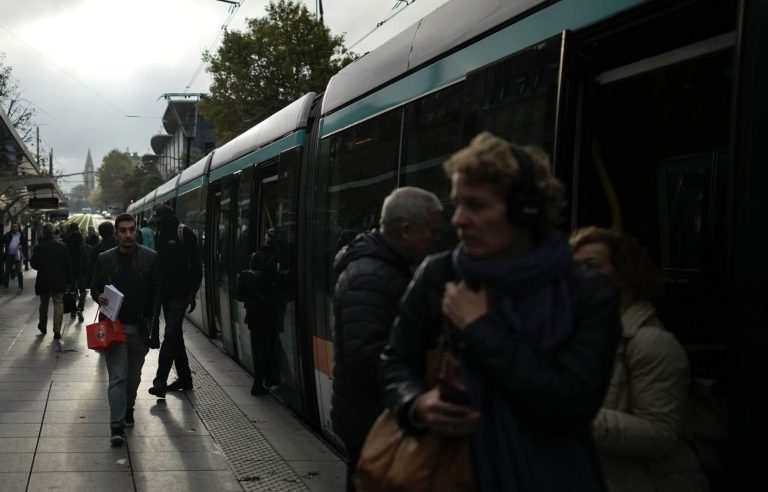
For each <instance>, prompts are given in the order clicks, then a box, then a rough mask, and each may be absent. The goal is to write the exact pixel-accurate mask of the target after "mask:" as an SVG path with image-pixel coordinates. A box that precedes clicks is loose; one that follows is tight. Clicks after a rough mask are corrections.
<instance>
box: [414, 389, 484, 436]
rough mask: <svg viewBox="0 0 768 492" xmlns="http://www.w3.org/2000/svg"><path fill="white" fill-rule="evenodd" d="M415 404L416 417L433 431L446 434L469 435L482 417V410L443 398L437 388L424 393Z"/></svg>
mask: <svg viewBox="0 0 768 492" xmlns="http://www.w3.org/2000/svg"><path fill="white" fill-rule="evenodd" d="M413 404H414V405H415V407H416V408H415V412H416V418H417V419H418V420H419V421H420V422H422V423H424V424H426V426H427V427H429V429H430V430H432V431H433V432H435V433H437V434H441V435H444V436H452V437H460V436H468V435H470V434H472V431H473V430H474V429H475V424H476V423H477V420H478V419H479V418H480V412H476V411H474V410H473V409H472V407H469V406H466V405H458V404H456V403H449V402H447V401H444V400H441V399H440V392H439V390H438V389H437V388H433V389H431V390H430V391H427V392H426V393H422V394H421V396H419V397H418V398H417V399H416V401H415V402H414V403H413Z"/></svg>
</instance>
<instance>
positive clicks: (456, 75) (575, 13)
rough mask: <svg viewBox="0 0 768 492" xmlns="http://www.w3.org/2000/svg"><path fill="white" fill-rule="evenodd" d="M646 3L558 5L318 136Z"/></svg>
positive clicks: (407, 81)
mask: <svg viewBox="0 0 768 492" xmlns="http://www.w3.org/2000/svg"><path fill="white" fill-rule="evenodd" d="M646 1H647V0H562V1H560V2H558V3H556V4H554V5H552V6H550V7H547V8H546V9H544V10H542V11H540V12H536V13H535V14H532V15H530V16H528V17H526V18H524V19H522V20H520V21H519V22H516V23H515V24H512V25H511V26H509V27H506V28H504V29H502V30H501V31H499V32H496V33H494V34H491V35H490V36H488V37H486V38H484V39H481V40H480V41H478V42H477V43H474V44H472V45H470V46H467V47H466V48H464V49H462V50H461V51H457V52H456V53H453V54H451V55H449V56H447V57H445V58H443V59H441V60H438V61H436V62H435V63H432V64H431V65H428V66H426V67H424V68H423V69H421V70H419V71H418V72H415V73H413V74H411V75H409V76H407V77H405V78H403V79H401V80H398V81H397V82H394V83H393V84H391V85H388V86H386V87H383V88H382V89H380V90H378V91H376V92H374V93H373V94H370V95H368V96H366V97H364V98H362V99H360V100H359V101H357V102H354V103H352V104H350V105H349V106H347V107H344V108H342V109H340V110H338V111H336V112H334V113H331V114H330V115H328V116H326V117H325V118H323V119H322V120H321V121H320V137H321V138H323V137H326V136H327V135H329V134H331V133H334V132H336V131H339V130H341V129H343V128H346V127H348V126H350V125H353V124H355V123H357V122H359V121H361V120H364V119H366V118H369V117H371V116H373V115H376V114H379V113H382V112H384V111H387V110H389V109H393V108H395V107H397V106H400V105H401V104H403V103H405V102H406V101H410V100H411V99H414V98H417V97H419V96H421V95H422V94H425V93H427V92H430V91H432V90H434V89H437V88H439V87H442V86H444V85H447V84H450V83H451V82H455V81H457V80H460V79H461V78H462V77H464V75H465V74H466V73H467V72H471V71H472V70H476V69H478V68H480V67H483V66H485V65H488V64H489V63H492V62H494V61H496V60H499V59H501V58H503V57H505V56H507V55H510V54H512V53H515V52H518V51H520V50H522V49H524V48H527V47H529V46H532V45H534V44H536V43H538V42H540V41H542V40H544V39H547V38H550V37H552V36H554V35H556V34H558V33H560V32H562V31H564V30H575V29H580V28H583V27H585V26H588V25H590V24H594V23H595V22H597V21H600V20H602V19H604V18H607V17H610V16H612V15H615V14H616V13H618V12H620V11H622V10H625V9H628V8H630V7H634V6H636V5H639V4H641V3H644V2H646Z"/></svg>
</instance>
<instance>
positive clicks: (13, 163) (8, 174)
mask: <svg viewBox="0 0 768 492" xmlns="http://www.w3.org/2000/svg"><path fill="white" fill-rule="evenodd" d="M34 197H38V198H46V197H55V198H58V199H59V202H60V204H61V203H65V202H66V196H65V195H64V193H63V192H62V191H61V188H59V183H58V182H57V181H56V178H54V177H51V176H47V175H43V174H42V173H41V171H40V168H39V166H38V164H37V162H36V161H35V159H34V157H32V154H30V152H29V149H27V146H26V145H25V144H24V142H23V141H22V139H21V137H20V136H19V134H18V132H17V131H16V128H14V126H13V124H12V123H11V120H10V118H8V115H7V114H6V112H5V110H3V108H2V107H0V209H3V210H4V209H7V208H8V207H14V208H15V209H16V210H18V211H19V212H20V211H21V210H22V209H23V208H25V207H26V206H27V204H28V203H29V199H30V198H34ZM57 208H58V207H56V208H53V209H51V210H56V209H57Z"/></svg>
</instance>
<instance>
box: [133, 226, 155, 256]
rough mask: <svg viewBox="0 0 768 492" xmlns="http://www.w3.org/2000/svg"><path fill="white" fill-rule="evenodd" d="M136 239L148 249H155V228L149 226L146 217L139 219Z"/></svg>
mask: <svg viewBox="0 0 768 492" xmlns="http://www.w3.org/2000/svg"><path fill="white" fill-rule="evenodd" d="M136 239H137V240H138V241H139V244H141V245H143V246H146V247H147V248H149V249H155V230H154V229H153V228H152V227H150V225H149V222H147V219H141V229H139V233H138V234H137V236H136Z"/></svg>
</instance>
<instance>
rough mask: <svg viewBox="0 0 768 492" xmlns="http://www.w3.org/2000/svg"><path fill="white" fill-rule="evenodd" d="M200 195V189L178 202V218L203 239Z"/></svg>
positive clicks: (182, 197) (179, 199) (181, 197)
mask: <svg viewBox="0 0 768 492" xmlns="http://www.w3.org/2000/svg"><path fill="white" fill-rule="evenodd" d="M200 193H201V190H200V189H199V188H198V189H196V190H192V191H190V192H189V193H185V194H183V195H181V196H180V197H179V198H178V199H177V200H176V216H177V217H178V218H179V220H180V221H181V222H182V223H184V224H186V225H187V226H189V227H190V228H191V229H192V230H194V231H195V233H196V234H197V236H198V237H199V238H200V237H202V235H201V232H202V230H203V222H202V219H201V215H200Z"/></svg>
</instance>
